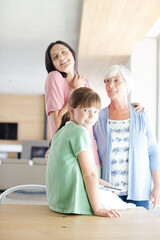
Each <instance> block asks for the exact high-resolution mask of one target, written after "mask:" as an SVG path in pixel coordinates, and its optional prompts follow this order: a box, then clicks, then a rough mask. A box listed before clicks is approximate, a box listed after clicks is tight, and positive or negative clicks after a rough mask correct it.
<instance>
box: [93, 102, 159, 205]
mask: <svg viewBox="0 0 160 240" xmlns="http://www.w3.org/2000/svg"><path fill="white" fill-rule="evenodd" d="M129 107H130V140H129V175H128V199H132V200H137V201H143V200H149V198H150V194H151V189H152V174H151V171H152V170H160V152H159V147H158V144H157V142H156V139H155V136H154V134H153V131H152V129H151V124H150V123H149V118H148V114H147V113H146V112H143V111H141V112H139V113H137V112H136V111H134V107H133V106H132V105H129ZM108 118H109V112H108V107H106V108H104V109H102V110H101V112H100V114H99V119H98V122H97V123H96V124H95V125H94V128H93V129H94V136H95V139H96V142H97V147H98V153H99V157H100V160H101V164H102V179H104V180H105V181H107V182H109V183H111V157H110V156H111V149H112V141H111V131H110V126H109V123H108Z"/></svg>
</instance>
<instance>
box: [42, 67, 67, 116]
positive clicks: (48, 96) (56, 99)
mask: <svg viewBox="0 0 160 240" xmlns="http://www.w3.org/2000/svg"><path fill="white" fill-rule="evenodd" d="M68 90H69V89H68V86H67V84H66V81H65V79H64V78H63V77H62V75H61V74H60V73H59V72H57V71H52V72H50V73H49V74H48V77H47V79H46V82H45V107H46V113H47V115H49V113H50V112H51V111H55V110H58V109H61V108H62V107H63V106H64V105H65V104H66V101H67V100H68V99H67V100H66V99H65V96H67V94H66V92H67V91H68ZM68 98H69V96H68Z"/></svg>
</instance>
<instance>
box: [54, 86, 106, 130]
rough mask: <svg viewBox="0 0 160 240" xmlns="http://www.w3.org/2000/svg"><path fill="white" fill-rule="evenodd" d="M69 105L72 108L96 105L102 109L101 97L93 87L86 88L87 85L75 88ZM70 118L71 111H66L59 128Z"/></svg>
mask: <svg viewBox="0 0 160 240" xmlns="http://www.w3.org/2000/svg"><path fill="white" fill-rule="evenodd" d="M69 106H71V107H72V108H76V107H78V106H80V107H84V108H85V107H86V108H90V107H92V106H94V107H96V108H97V109H99V110H100V109H101V98H100V96H99V95H98V94H97V93H96V92H95V91H93V90H92V89H90V88H86V87H81V88H77V89H75V90H74V91H73V92H72V94H71V96H70V100H69ZM69 120H70V114H69V112H66V113H65V114H64V115H63V117H62V120H61V125H60V127H59V129H61V128H62V127H63V126H64V125H65V123H66V122H67V121H69ZM59 129H58V130H59ZM58 130H57V131H58Z"/></svg>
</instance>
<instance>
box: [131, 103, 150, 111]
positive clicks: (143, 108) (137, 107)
mask: <svg viewBox="0 0 160 240" xmlns="http://www.w3.org/2000/svg"><path fill="white" fill-rule="evenodd" d="M131 105H132V106H133V107H134V111H136V112H140V111H141V110H142V111H143V112H146V111H147V110H146V108H145V107H142V106H141V105H140V103H131Z"/></svg>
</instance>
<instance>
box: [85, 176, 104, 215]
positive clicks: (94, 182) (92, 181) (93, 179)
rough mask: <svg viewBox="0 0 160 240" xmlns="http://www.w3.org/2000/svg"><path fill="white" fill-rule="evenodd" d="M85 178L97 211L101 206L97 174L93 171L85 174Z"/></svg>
mask: <svg viewBox="0 0 160 240" xmlns="http://www.w3.org/2000/svg"><path fill="white" fill-rule="evenodd" d="M83 179H84V183H85V186H86V190H87V195H88V198H89V201H90V204H91V206H92V209H93V212H94V213H96V212H97V211H98V210H99V209H100V208H101V206H100V199H99V192H98V191H99V188H98V178H97V175H96V174H95V173H92V174H90V175H87V176H83Z"/></svg>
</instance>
